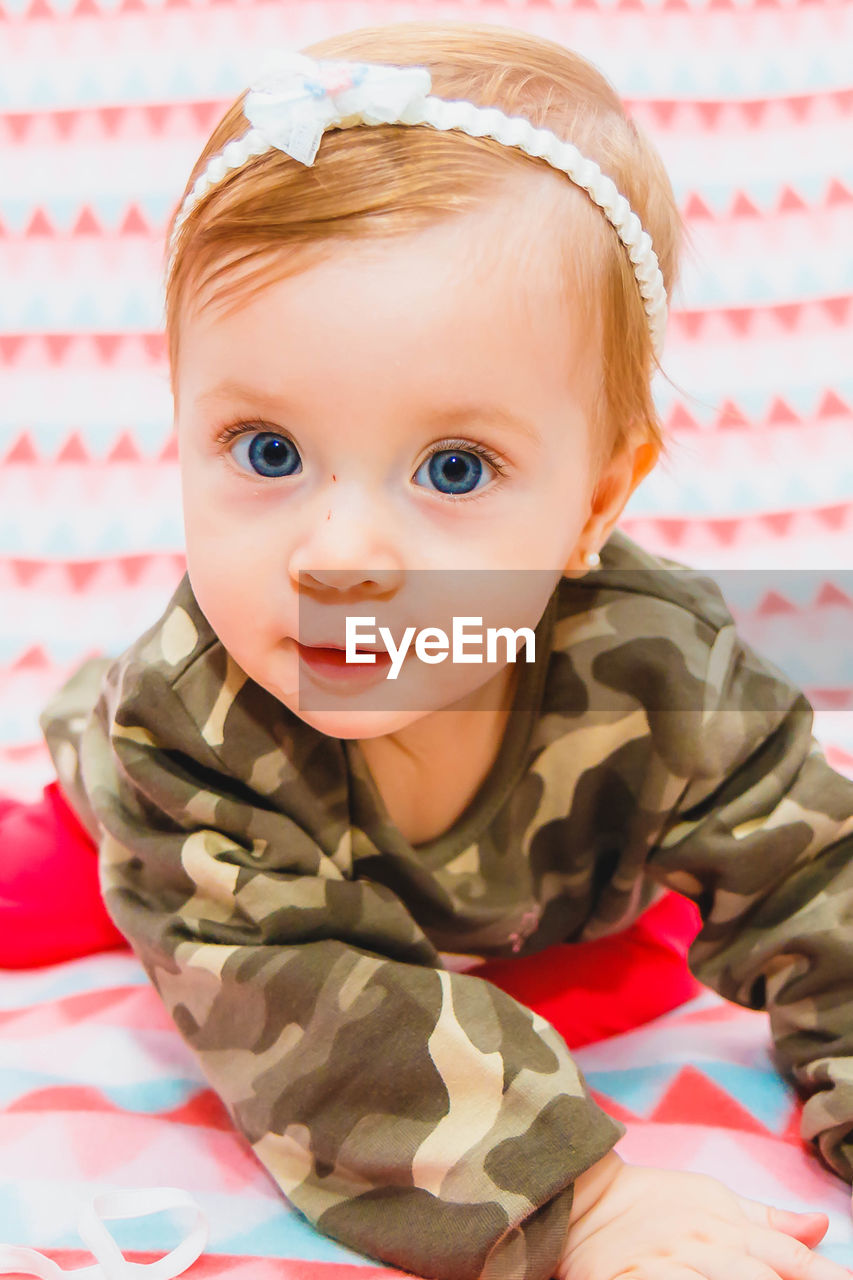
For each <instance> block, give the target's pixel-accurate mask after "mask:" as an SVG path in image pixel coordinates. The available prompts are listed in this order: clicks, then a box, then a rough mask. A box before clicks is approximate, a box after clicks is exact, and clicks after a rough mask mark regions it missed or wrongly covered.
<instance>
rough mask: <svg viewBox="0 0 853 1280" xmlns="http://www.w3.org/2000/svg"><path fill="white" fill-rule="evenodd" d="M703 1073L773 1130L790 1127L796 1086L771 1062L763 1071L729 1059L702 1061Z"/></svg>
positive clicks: (780, 1130) (777, 1131) (777, 1130)
mask: <svg viewBox="0 0 853 1280" xmlns="http://www.w3.org/2000/svg"><path fill="white" fill-rule="evenodd" d="M702 1073H703V1075H706V1076H708V1077H709V1079H711V1080H713V1081H714V1083H715V1084H716V1085H719V1087H720V1088H721V1089H725V1091H726V1093H728V1094H730V1095H731V1096H732V1097H733V1098H734V1099H735V1101H736V1102H739V1103H740V1105H741V1106H742V1107H743V1108H744V1110H745V1111H748V1112H749V1113H750V1115H752V1116H754V1117H755V1119H756V1120H758V1121H760V1123H761V1124H763V1125H765V1126H766V1127H767V1128H768V1129H771V1130H772V1131H773V1132H774V1133H781V1132H782V1131H783V1130H784V1129H785V1128H786V1127H787V1124H788V1119H789V1117H790V1114H791V1110H792V1108H793V1107H794V1105H795V1101H796V1099H795V1095H794V1091H793V1087H792V1086H791V1085H788V1084H787V1083H786V1082H785V1081H784V1080H783V1079H782V1077H781V1076H779V1075H777V1074H776V1072H775V1071H773V1069H772V1067H771V1066H770V1065H768V1067H767V1070H766V1071H761V1070H756V1069H755V1068H754V1067H741V1066H737V1065H735V1064H734V1063H729V1062H703V1063H702Z"/></svg>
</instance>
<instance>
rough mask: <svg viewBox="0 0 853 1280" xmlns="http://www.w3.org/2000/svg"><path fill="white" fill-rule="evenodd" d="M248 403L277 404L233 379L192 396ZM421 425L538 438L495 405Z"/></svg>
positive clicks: (447, 409) (448, 412) (431, 417)
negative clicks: (478, 426)
mask: <svg viewBox="0 0 853 1280" xmlns="http://www.w3.org/2000/svg"><path fill="white" fill-rule="evenodd" d="M232 398H233V399H237V400H251V401H254V402H255V403H263V404H269V405H274V404H277V403H280V400H279V397H278V396H277V395H276V393H275V392H270V391H265V390H263V389H262V388H260V387H253V386H248V385H247V384H244V383H242V382H235V381H234V380H233V379H230V378H229V379H226V380H225V381H224V382H218V383H217V384H216V385H215V386H213V387H210V388H209V389H208V390H207V391H203V392H202V393H201V394H200V395H198V396H196V400H195V403H196V404H197V405H198V404H204V403H206V402H207V401H208V400H227V399H232ZM424 422H425V423H426V422H428V423H429V425H430V426H431V427H438V428H439V429H441V430H445V431H451V430H453V428H454V427H462V426H464V425H466V424H468V423H471V422H482V423H489V424H491V425H492V426H503V427H508V428H510V429H512V430H515V431H518V432H520V434H521V435H524V436H527V437H528V439H530V440H539V438H540V435H539V432H538V431H537V429H536V427H535V426H534V425H533V423H532V422H529V421H528V420H527V419H526V418H523V417H521V416H520V415H519V414H517V413H513V412H512V410H510V409H507V408H506V407H505V406H504V405H498V404H456V405H443V406H441V407H438V408H436V409H433V410H431V411H428V412H427V413H425V414H424Z"/></svg>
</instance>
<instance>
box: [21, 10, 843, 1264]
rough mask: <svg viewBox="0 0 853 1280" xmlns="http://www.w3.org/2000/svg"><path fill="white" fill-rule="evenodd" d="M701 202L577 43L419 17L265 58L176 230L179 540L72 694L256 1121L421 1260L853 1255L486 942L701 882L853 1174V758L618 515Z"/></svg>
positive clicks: (194, 180) (88, 776)
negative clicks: (685, 1129) (730, 1186)
mask: <svg viewBox="0 0 853 1280" xmlns="http://www.w3.org/2000/svg"><path fill="white" fill-rule="evenodd" d="M466 104H469V105H466ZM470 104H475V105H474V106H472V105H470ZM476 107H490V108H496V109H497V110H492V111H490V112H486V113H480V112H478V111H477V110H476ZM501 113H503V114H501ZM506 117H516V118H517V119H515V120H514V121H513V120H507V119H506ZM537 130H538V131H540V132H537ZM244 135H248V136H247V137H246V139H245V141H241V140H242V139H244ZM478 135H484V136H478ZM565 143H571V144H572V145H570V146H567V145H565ZM605 175H607V176H605ZM614 184H615V185H614ZM681 239H682V228H681V225H680V222H679V217H678V213H677V209H676V205H675V201H674V198H673V194H672V190H671V187H670V184H669V182H668V179H667V177H666V174H665V172H664V169H663V167H662V165H661V162H660V160H659V158H658V156H657V155H656V153H655V151H654V149H653V148H652V147H651V146H650V144H649V143H648V141H646V140H645V139H644V138H643V136H642V134H641V133H640V132H639V131H638V130H637V129H636V127H635V126H634V125H633V123H632V122H631V121H629V120H628V119H627V118H626V116H625V113H624V109H623V107H622V105H621V104H620V101H619V99H618V97H617V96H616V95H615V93H614V92H613V90H612V89H611V88H610V86H609V85H608V84H607V83H606V81H605V80H604V79H603V77H602V76H601V75H600V74H599V73H598V72H597V71H596V70H595V69H594V68H593V67H592V66H591V65H590V64H589V63H588V62H586V61H585V60H584V59H583V58H581V57H579V56H578V55H576V54H573V53H571V52H570V51H568V50H566V49H564V48H562V47H560V46H558V45H556V44H553V43H551V42H549V41H547V40H543V39H538V38H536V37H533V36H529V35H525V34H522V33H520V32H515V31H513V30H511V29H506V28H498V27H490V26H482V25H468V24H446V25H445V24H429V23H409V24H406V23H404V24H399V25H395V26H388V27H381V28H375V29H364V30H360V31H355V32H351V33H348V34H345V35H340V36H337V37H334V38H332V39H328V40H325V41H323V42H321V43H319V44H316V45H314V46H312V47H311V48H310V49H308V50H307V51H306V56H302V57H298V56H297V57H287V56H284V55H282V56H281V57H280V58H279V60H278V63H277V65H276V64H275V62H273V63H271V65H270V68H268V70H267V72H266V73H265V74H264V75H263V76H262V77H260V78H259V79H258V81H257V82H256V83H255V84H254V85H253V86H252V89H251V91H250V92H249V93H248V94H247V95H246V96H245V97H244V98H241V99H240V100H239V101H238V102H237V103H235V104H234V106H233V107H232V108H231V109H230V110H229V111H228V113H227V114H226V115H225V117H224V118H223V120H222V121H221V123H220V124H219V125H218V126H217V128H216V130H215V131H214V133H213V136H212V137H211V138H210V140H209V142H208V144H207V145H206V147H205V149H204V151H203V153H202V155H201V156H200V157H199V160H198V161H197V163H196V166H195V169H194V171H193V174H192V175H191V178H190V181H189V183H188V185H187V190H186V193H185V198H184V201H183V203H182V205H181V207H180V209H179V210H178V212H177V214H176V217H175V220H174V222H173V227H172V235H171V238H170V245H169V248H170V261H169V275H168V281H167V317H166V319H167V330H168V337H169V352H170V364H171V375H172V391H173V396H174V405H175V423H176V430H177V436H178V441H179V450H180V465H181V474H182V479H183V498H184V512H185V525H186V546H187V562H188V577H186V578H185V579H184V580H183V581H182V582H181V584H180V586H179V587H178V589H177V591H176V593H175V595H174V597H173V599H172V601H171V602H170V603H169V605H168V608H167V609H166V612H165V613H164V615H163V617H162V618H161V619H160V620H159V621H158V622H157V623H156V624H155V625H154V626H152V628H151V629H150V630H149V631H148V632H146V634H145V635H144V636H142V637H141V638H140V639H139V640H138V641H137V642H136V643H135V644H134V645H133V646H132V647H131V648H130V649H129V650H128V651H127V652H126V653H125V654H123V655H122V656H121V657H120V658H119V659H118V660H117V661H115V662H113V663H111V664H104V663H93V664H88V665H87V666H86V667H84V668H82V669H81V671H80V672H78V673H77V675H76V676H75V677H74V678H73V679H72V680H71V681H70V682H69V684H68V685H67V686H66V687H65V688H64V689H63V690H62V691H61V692H60V694H59V695H58V696H57V698H56V699H55V701H54V702H53V703H52V705H51V706H50V707H49V708H48V709H47V710H46V712H45V714H44V717H43V724H44V728H45V732H46V735H47V737H48V741H49V743H50V745H51V749H52V752H53V757H54V760H55V763H56V766H57V770H58V774H59V778H60V781H61V783H62V786H63V788H64V791H65V794H66V795H67V796H68V797H69V798H70V800H71V801H72V803H73V805H74V807H75V810H76V812H77V813H78V814H79V816H80V817H81V819H82V820H83V821H84V822H85V824H86V826H87V828H88V830H89V831H90V832H91V833H92V835H93V836H96V837H97V838H98V840H99V842H100V876H101V887H102V890H103V894H104V897H105V901H106V904H107V906H108V909H109V911H110V914H111V916H112V918H113V920H114V921H115V923H116V925H117V926H118V928H119V929H120V930H121V932H122V934H123V935H124V936H125V937H126V938H127V939H128V940H129V941H130V943H131V944H132V946H133V947H134V949H135V951H136V953H137V954H138V956H139V957H140V959H141V961H142V963H143V964H144V965H145V967H146V970H147V972H148V974H149V975H150V978H151V980H152V982H153V983H154V984H155V986H156V988H157V990H158V992H159V993H160V995H161V997H162V999H163V1000H164V1002H165V1003H166V1005H167V1007H168V1008H169V1010H170V1012H171V1014H172V1016H173V1018H174V1020H175V1023H176V1024H177V1026H178V1028H179V1030H180V1032H181V1033H182V1035H183V1036H184V1037H185V1038H186V1040H187V1042H188V1043H189V1045H191V1046H192V1048H193V1050H194V1051H195V1052H196V1054H197V1055H198V1058H199V1060H200V1063H201V1065H202V1067H203V1068H204V1070H205V1072H206V1074H207V1076H208V1077H209V1079H210V1081H211V1083H212V1085H213V1087H214V1088H215V1089H216V1090H217V1091H218V1093H219V1094H220V1095H221V1097H222V1098H223V1100H224V1101H225V1103H226V1104H227V1106H228V1107H229V1109H230V1112H231V1114H232V1116H233V1118H234V1121H235V1123H236V1124H237V1125H238V1126H239V1128H240V1130H241V1131H242V1132H243V1133H244V1134H245V1135H246V1137H247V1139H248V1141H249V1142H250V1143H251V1144H252V1146H253V1149H254V1151H255V1152H256V1153H257V1155H258V1157H259V1159H260V1160H261V1161H262V1162H263V1164H264V1165H265V1166H266V1168H267V1169H268V1170H269V1172H270V1174H271V1175H272V1177H273V1178H274V1179H275V1180H276V1181H277V1183H278V1185H279V1186H280V1187H281V1189H282V1191H283V1192H284V1193H286V1195H287V1196H288V1197H289V1198H290V1199H291V1200H292V1202H293V1203H294V1204H295V1205H296V1206H297V1207H298V1208H299V1209H300V1210H301V1211H302V1212H303V1213H305V1214H306V1215H307V1216H308V1217H309V1218H310V1219H311V1221H312V1222H314V1223H315V1224H316V1225H317V1227H318V1229H319V1230H320V1231H323V1232H325V1233H327V1234H329V1235H331V1236H334V1237H335V1238H337V1239H338V1240H341V1241H343V1242H345V1243H346V1244H348V1245H350V1246H352V1247H353V1248H355V1249H357V1250H360V1251H362V1252H363V1253H365V1254H368V1255H370V1256H372V1257H374V1258H378V1259H381V1260H382V1261H384V1262H386V1263H389V1264H391V1265H394V1266H397V1267H401V1268H404V1269H406V1270H408V1271H410V1272H413V1273H415V1274H417V1275H420V1276H430V1277H439V1278H440V1280H475V1278H476V1277H481V1278H482V1280H549V1277H558V1278H559V1280H563V1278H567V1280H616V1277H624V1276H629V1275H630V1276H634V1277H642V1278H644V1277H648V1278H649V1280H682V1277H686V1276H695V1275H699V1276H702V1277H705V1278H706V1280H722V1278H723V1277H725V1280H764V1278H765V1277H766V1278H768V1280H772V1277H779V1278H780V1280H841V1278H842V1277H844V1276H847V1275H848V1273H847V1272H846V1271H845V1270H844V1269H843V1268H842V1267H840V1266H838V1265H836V1264H834V1263H832V1262H830V1261H828V1260H827V1259H825V1258H821V1257H819V1256H818V1255H817V1254H815V1253H813V1252H812V1250H813V1248H814V1246H816V1245H817V1244H818V1242H819V1241H820V1239H821V1238H822V1236H823V1234H824V1233H825V1231H826V1226H827V1220H826V1218H825V1216H824V1215H821V1214H816V1215H802V1214H794V1213H789V1212H785V1211H782V1210H777V1209H774V1208H771V1207H769V1206H765V1205H760V1204H757V1203H755V1202H752V1201H749V1200H746V1199H744V1198H742V1197H739V1196H737V1195H735V1194H734V1193H733V1192H730V1191H728V1190H727V1189H726V1188H725V1187H724V1186H722V1185H721V1184H720V1183H718V1182H716V1181H714V1180H713V1179H711V1178H706V1177H701V1176H699V1175H692V1174H676V1173H672V1172H666V1171H663V1170H656V1169H648V1168H636V1167H631V1166H629V1165H626V1164H625V1163H624V1162H623V1161H622V1160H621V1159H620V1158H619V1157H618V1156H617V1155H616V1154H615V1153H614V1151H613V1147H614V1145H615V1144H616V1142H617V1141H618V1140H619V1138H620V1137H621V1136H622V1135H623V1133H624V1132H625V1130H624V1126H623V1125H622V1124H621V1123H619V1122H616V1121H614V1120H613V1119H611V1118H610V1117H609V1116H608V1115H606V1114H605V1113H604V1112H603V1111H602V1110H601V1109H600V1108H599V1107H598V1106H597V1105H596V1103H595V1102H594V1101H593V1099H592V1098H591V1096H590V1094H589V1092H588V1090H587V1088H586V1085H585V1082H584V1080H583V1077H582V1075H581V1074H580V1073H579V1071H578V1069H577V1067H576V1066H575V1064H574V1062H573V1059H572V1057H571V1054H570V1052H569V1049H568V1047H567V1045H566V1043H565V1041H564V1040H563V1039H562V1038H561V1037H560V1035H558V1034H557V1032H556V1031H555V1029H554V1027H552V1026H551V1025H550V1024H549V1023H548V1022H546V1021H545V1020H544V1019H543V1018H541V1017H540V1016H538V1015H537V1014H535V1013H533V1012H532V1011H531V1010H529V1009H528V1008H527V1007H525V1006H524V1005H523V1004H522V1003H520V1002H519V1001H517V1000H515V999H514V998H512V996H510V995H509V994H507V993H506V992H504V991H503V990H501V989H499V988H498V987H497V986H496V985H494V984H492V983H491V982H489V981H487V980H486V979H485V978H484V977H483V976H481V975H480V974H479V973H477V972H472V971H471V970H472V969H473V968H474V967H475V966H476V965H478V964H480V963H482V961H483V960H484V958H485V959H489V958H500V957H513V956H519V957H520V956H525V955H528V956H529V955H531V954H534V953H537V952H541V951H543V950H544V949H545V948H547V947H549V946H552V945H554V944H562V943H566V942H576V941H579V940H587V939H594V938H598V937H603V936H606V935H608V934H615V933H618V932H620V931H621V930H624V929H625V928H626V926H627V925H628V924H630V922H631V921H632V920H634V919H635V918H637V917H638V916H639V915H640V914H641V913H642V912H644V911H645V910H646V908H648V907H649V906H650V905H651V904H652V903H654V902H656V901H657V900H658V899H659V898H660V897H661V896H662V895H663V894H665V893H668V892H669V891H671V890H676V891H678V892H679V893H681V894H684V895H686V896H687V897H688V898H690V899H692V900H693V901H694V902H695V903H696V904H697V905H698V907H699V908H700V910H701V914H702V924H703V927H702V930H701V932H700V934H699V936H698V938H697V940H696V942H695V944H694V946H693V948H692V950H691V953H690V959H691V967H692V969H693V971H694V973H695V974H696V975H697V976H698V977H699V978H700V979H701V980H702V981H703V982H706V983H708V984H709V985H710V986H712V987H714V988H715V989H716V990H717V991H719V992H720V993H722V995H724V996H725V997H727V998H728V999H730V1000H734V1001H738V1002H739V1003H741V1004H744V1005H747V1006H749V1007H751V1008H755V1009H757V1008H765V1009H767V1010H769V1013H770V1019H771V1025H772V1029H773V1033H774V1037H775V1043H776V1049H777V1053H778V1057H779V1062H780V1066H781V1068H782V1069H783V1070H784V1071H785V1072H786V1073H787V1074H788V1076H789V1077H790V1078H791V1080H792V1081H793V1082H794V1083H795V1084H797V1085H798V1086H799V1087H800V1088H801V1090H802V1092H803V1094H804V1095H806V1096H807V1101H806V1103H805V1107H804V1111H803V1131H804V1135H805V1136H806V1137H807V1138H810V1139H815V1140H816V1142H817V1145H818V1149H819V1152H820V1154H821V1156H822V1157H823V1159H824V1161H825V1162H826V1164H827V1165H828V1166H829V1168H830V1169H832V1170H833V1171H834V1172H835V1173H836V1174H837V1175H840V1176H841V1177H842V1178H844V1179H846V1180H847V1181H850V1180H851V1178H853V1065H851V1064H853V1005H851V983H853V939H851V929H850V915H851V905H853V882H852V881H851V876H850V855H851V852H853V783H851V782H849V781H847V780H845V779H844V778H842V777H841V776H839V775H838V774H836V773H834V772H833V771H832V770H831V769H830V768H829V767H828V765H827V763H826V761H825V759H824V757H823V755H822V753H821V751H820V748H819V747H818V745H817V743H816V742H815V740H814V738H813V736H812V733H811V726H812V713H811V708H810V706H809V704H808V702H807V701H806V699H805V698H804V697H803V695H802V694H801V693H800V692H799V691H798V690H796V689H794V688H792V687H791V686H790V685H789V684H788V683H787V681H786V680H785V679H784V677H783V676H782V675H781V673H780V672H779V671H777V670H776V669H775V668H774V667H772V666H771V665H770V664H768V663H765V662H764V661H762V659H761V658H759V657H758V656H757V655H756V654H755V653H754V652H753V651H752V650H750V649H749V648H748V646H746V645H745V644H743V643H742V642H741V641H740V639H739V638H738V636H737V634H736V632H735V630H734V626H733V623H732V618H731V615H730V614H729V612H728V610H727V609H726V607H725V605H724V603H723V601H722V599H721V597H720V595H719V592H718V591H717V589H716V587H715V586H714V584H713V583H712V582H711V581H710V580H708V579H706V578H704V577H702V576H700V575H699V574H695V573H692V572H690V571H689V570H686V569H684V568H683V567H681V566H678V565H676V564H674V563H672V562H670V561H664V560H662V559H660V558H658V557H655V556H653V555H650V554H648V553H646V552H644V551H643V550H642V549H641V548H640V547H638V546H636V545H635V544H634V543H632V542H631V541H630V540H629V539H628V538H627V537H626V536H624V535H623V534H621V533H619V532H618V531H617V530H616V528H615V526H616V523H617V521H618V519H619V516H620V513H621V512H622V510H623V508H624V506H625V503H626V502H627V500H628V498H629V496H630V494H631V493H632V492H633V490H634V489H635V487H636V486H637V485H638V484H639V483H640V481H641V480H642V479H643V477H644V476H645V475H646V474H647V473H648V472H649V471H650V469H651V468H652V467H653V466H654V465H655V463H656V461H657V460H658V458H659V456H660V454H661V450H662V447H663V442H662V438H661V432H660V425H659V422H658V419H657V416H656V411H655V406H654V403H653V400H652V394H651V376H652V373H653V371H654V369H655V368H656V367H657V364H658V359H659V356H660V352H661V346H662V340H663V332H664V323H665V316H666V302H667V295H668V294H669V293H671V291H672V287H673V284H674V282H675V278H676V271H677V259H678V251H679V245H680V243H681ZM459 617H466V618H467V619H468V621H469V622H470V621H471V619H475V620H476V621H477V622H483V621H484V620H493V621H495V622H497V623H498V624H499V626H498V627H497V628H496V634H497V635H498V642H497V643H496V645H495V646H494V647H493V650H492V651H491V653H487V655H486V658H487V660H486V661H482V662H477V661H476V660H472V659H471V658H470V657H469V658H468V659H467V660H465V658H464V657H463V656H461V655H460V656H456V655H455V654H454V655H452V656H449V655H448V653H447V652H446V651H445V649H444V648H443V647H442V645H443V642H442V639H441V635H442V631H445V632H446V633H447V634H449V629H448V627H447V626H446V624H447V623H448V621H450V622H452V621H453V620H454V619H458V618H459ZM353 618H355V619H356V620H357V621H358V626H359V628H360V629H359V630H358V633H357V634H358V637H360V643H359V642H358V641H357V640H356V639H354V637H355V633H354V632H353V633H352V634H350V632H349V630H348V628H349V626H350V621H351V619H353ZM409 628H411V630H408V629H409ZM407 630H408V635H409V640H410V645H409V647H408V649H406V650H405V652H404V651H403V649H402V647H401V646H402V639H401V637H402V636H403V635H404V633H405V632H406V631H407ZM398 641H399V643H398ZM350 642H352V643H350ZM392 650H394V651H396V652H398V653H399V655H400V657H399V661H396V662H395V663H394V666H395V669H394V673H393V676H394V678H393V679H392V678H390V677H391V675H392V671H391V666H392V659H393V654H392V653H391V651H392Z"/></svg>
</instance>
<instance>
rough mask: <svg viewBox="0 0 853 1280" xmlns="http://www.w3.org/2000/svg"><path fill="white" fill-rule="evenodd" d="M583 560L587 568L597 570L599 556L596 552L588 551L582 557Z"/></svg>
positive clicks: (599, 561)
mask: <svg viewBox="0 0 853 1280" xmlns="http://www.w3.org/2000/svg"><path fill="white" fill-rule="evenodd" d="M584 560H585V561H586V564H587V568H589V569H597V568H598V566H599V565H600V564H601V556H600V555H599V554H598V552H597V551H588V552H587V553H586V555H585V556H584Z"/></svg>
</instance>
